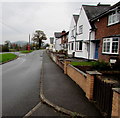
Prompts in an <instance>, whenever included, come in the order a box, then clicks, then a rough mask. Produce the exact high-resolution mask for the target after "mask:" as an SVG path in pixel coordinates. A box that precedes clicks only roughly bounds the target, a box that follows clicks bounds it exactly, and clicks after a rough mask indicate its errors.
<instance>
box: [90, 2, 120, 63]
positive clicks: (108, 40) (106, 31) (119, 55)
mask: <svg viewBox="0 0 120 118" xmlns="http://www.w3.org/2000/svg"><path fill="white" fill-rule="evenodd" d="M91 22H92V24H94V27H95V39H96V40H95V42H96V53H98V59H99V60H101V61H102V60H104V61H106V62H111V63H114V62H115V61H117V60H120V2H118V3H116V4H115V5H113V6H111V7H110V8H109V10H107V11H105V12H103V13H102V14H100V15H99V16H97V17H95V18H93V19H92V20H91Z"/></svg>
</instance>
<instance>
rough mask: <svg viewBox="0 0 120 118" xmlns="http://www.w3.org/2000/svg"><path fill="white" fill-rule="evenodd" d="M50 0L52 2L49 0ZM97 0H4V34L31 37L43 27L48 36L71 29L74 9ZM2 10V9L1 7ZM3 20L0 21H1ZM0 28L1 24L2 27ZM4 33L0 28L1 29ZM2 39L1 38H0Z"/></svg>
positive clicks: (19, 37) (14, 37) (8, 36)
mask: <svg viewBox="0 0 120 118" xmlns="http://www.w3.org/2000/svg"><path fill="white" fill-rule="evenodd" d="M48 1H49V2H48ZM98 2H99V1H98V0H93V1H92V2H90V1H89V0H85V1H83V2H82V1H81V2H79V0H74V1H73V0H69V2H68V0H65V1H64V0H61V1H60V0H55V1H54V0H44V2H42V1H41V0H39V2H38V0H34V1H33V0H29V2H28V0H24V1H23V2H22V0H20V1H17V2H16V0H9V2H8V0H4V2H3V3H2V5H1V4H0V8H1V6H2V15H0V18H2V21H1V20H0V22H1V23H2V32H3V33H2V35H3V41H5V40H11V41H16V40H26V41H27V40H28V35H29V34H31V36H32V34H33V33H34V31H35V30H37V29H40V30H43V31H44V32H45V33H46V35H47V37H48V38H49V37H50V36H53V34H54V32H55V31H62V30H63V29H64V30H69V25H70V22H71V17H72V14H73V13H76V12H77V13H78V12H79V9H80V6H81V4H97V3H98ZM100 2H101V3H107V4H108V3H116V2H118V1H113V0H106V1H104V0H101V1H100ZM0 11H1V10H0ZM1 23H0V25H1ZM0 28H1V27H0ZM0 33H1V32H0ZM0 43H1V41H0Z"/></svg>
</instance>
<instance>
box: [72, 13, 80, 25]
mask: <svg viewBox="0 0 120 118" xmlns="http://www.w3.org/2000/svg"><path fill="white" fill-rule="evenodd" d="M73 18H74V20H75V23H76V24H77V21H78V18H79V15H75V14H74V15H73Z"/></svg>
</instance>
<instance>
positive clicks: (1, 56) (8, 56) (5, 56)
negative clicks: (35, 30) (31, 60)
mask: <svg viewBox="0 0 120 118" xmlns="http://www.w3.org/2000/svg"><path fill="white" fill-rule="evenodd" d="M15 58H17V55H15V54H12V53H5V54H0V63H4V62H7V61H10V60H13V59H15Z"/></svg>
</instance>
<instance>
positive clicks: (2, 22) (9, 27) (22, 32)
mask: <svg viewBox="0 0 120 118" xmlns="http://www.w3.org/2000/svg"><path fill="white" fill-rule="evenodd" d="M0 23H1V24H2V25H4V26H6V27H8V28H10V29H12V30H14V31H16V32H18V33H23V32H21V31H19V30H17V29H16V28H14V27H12V26H10V25H8V24H6V23H4V22H3V21H1V20H0Z"/></svg>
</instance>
